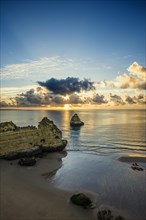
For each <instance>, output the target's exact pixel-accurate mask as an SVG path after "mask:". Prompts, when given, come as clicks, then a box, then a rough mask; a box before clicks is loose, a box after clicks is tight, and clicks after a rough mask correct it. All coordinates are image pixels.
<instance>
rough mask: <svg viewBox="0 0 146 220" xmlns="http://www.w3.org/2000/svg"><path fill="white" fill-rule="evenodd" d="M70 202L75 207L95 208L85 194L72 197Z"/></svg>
mask: <svg viewBox="0 0 146 220" xmlns="http://www.w3.org/2000/svg"><path fill="white" fill-rule="evenodd" d="M70 200H71V202H72V203H74V204H75V205H79V206H83V207H84V208H93V203H92V201H91V199H90V198H89V197H87V196H86V195H84V194H83V193H78V194H75V195H73V196H71V198H70Z"/></svg>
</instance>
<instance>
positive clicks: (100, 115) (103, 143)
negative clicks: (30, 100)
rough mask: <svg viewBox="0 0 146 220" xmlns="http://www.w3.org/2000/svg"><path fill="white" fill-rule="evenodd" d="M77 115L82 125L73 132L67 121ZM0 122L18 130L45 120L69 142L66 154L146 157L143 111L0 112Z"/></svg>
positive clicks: (144, 117) (145, 119) (145, 118)
mask: <svg viewBox="0 0 146 220" xmlns="http://www.w3.org/2000/svg"><path fill="white" fill-rule="evenodd" d="M74 113H77V114H78V115H79V117H80V118H81V120H82V121H83V122H84V123H85V125H84V126H82V127H81V128H76V129H72V128H71V127H70V119H71V117H72V115H73V114H74ZM0 116H1V122H3V121H13V122H14V123H15V124H16V125H18V126H27V125H35V126H37V124H38V122H39V121H41V119H42V118H43V117H48V118H49V119H50V120H53V122H54V123H55V124H56V125H57V126H58V127H59V128H60V129H61V130H62V134H63V138H64V139H67V140H68V145H67V148H66V149H67V151H83V152H87V153H88V152H89V153H93V154H98V155H104V154H108V155H109V154H112V155H114V154H119V153H125V154H136V155H137V154H145V152H146V135H145V133H146V123H145V122H146V112H145V111H144V110H77V111H71V110H61V111H54V110H48V111H47V110H2V111H1V114H0Z"/></svg>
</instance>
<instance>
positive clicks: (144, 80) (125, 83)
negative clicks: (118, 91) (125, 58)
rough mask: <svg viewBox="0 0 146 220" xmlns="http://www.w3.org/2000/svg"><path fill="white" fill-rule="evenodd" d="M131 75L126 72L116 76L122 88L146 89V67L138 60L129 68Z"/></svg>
mask: <svg viewBox="0 0 146 220" xmlns="http://www.w3.org/2000/svg"><path fill="white" fill-rule="evenodd" d="M127 70H128V71H129V72H130V75H129V74H127V73H124V74H123V75H120V76H118V77H117V78H116V80H117V81H118V82H120V88H122V89H127V88H132V89H140V90H145V89H146V68H145V67H142V66H140V65H139V64H138V63H137V62H134V63H133V64H132V65H130V66H129V67H128V69H127Z"/></svg>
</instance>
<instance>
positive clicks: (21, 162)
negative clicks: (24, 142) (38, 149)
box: [18, 158, 36, 166]
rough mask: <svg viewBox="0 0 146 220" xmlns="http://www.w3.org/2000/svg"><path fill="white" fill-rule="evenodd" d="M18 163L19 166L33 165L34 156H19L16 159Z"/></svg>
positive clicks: (34, 161)
mask: <svg viewBox="0 0 146 220" xmlns="http://www.w3.org/2000/svg"><path fill="white" fill-rule="evenodd" d="M18 164H19V165H20V166H34V165H35V164H36V159H35V158H21V159H20V160H19V161H18Z"/></svg>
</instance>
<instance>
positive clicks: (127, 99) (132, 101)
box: [125, 96, 136, 104]
mask: <svg viewBox="0 0 146 220" xmlns="http://www.w3.org/2000/svg"><path fill="white" fill-rule="evenodd" d="M125 101H126V102H127V103H128V104H136V102H135V101H134V98H131V97H130V96H127V98H126V99H125Z"/></svg>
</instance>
